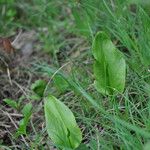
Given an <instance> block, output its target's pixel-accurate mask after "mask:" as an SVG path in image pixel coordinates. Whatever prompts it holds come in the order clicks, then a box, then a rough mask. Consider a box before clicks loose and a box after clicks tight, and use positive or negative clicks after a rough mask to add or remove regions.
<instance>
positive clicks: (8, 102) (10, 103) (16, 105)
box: [3, 98, 19, 109]
mask: <svg viewBox="0 0 150 150" xmlns="http://www.w3.org/2000/svg"><path fill="white" fill-rule="evenodd" d="M3 101H4V102H5V103H6V104H7V105H9V106H10V107H12V108H14V109H18V107H19V106H18V104H17V102H15V101H14V100H12V99H8V98H6V99H4V100H3Z"/></svg>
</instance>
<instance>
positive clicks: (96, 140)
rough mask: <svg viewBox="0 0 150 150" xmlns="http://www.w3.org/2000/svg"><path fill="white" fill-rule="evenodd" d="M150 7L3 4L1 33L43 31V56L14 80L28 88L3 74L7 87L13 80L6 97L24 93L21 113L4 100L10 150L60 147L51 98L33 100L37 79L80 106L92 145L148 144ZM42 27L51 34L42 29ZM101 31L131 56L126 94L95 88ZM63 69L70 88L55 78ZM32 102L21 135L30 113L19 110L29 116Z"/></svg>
mask: <svg viewBox="0 0 150 150" xmlns="http://www.w3.org/2000/svg"><path fill="white" fill-rule="evenodd" d="M136 3H137V4H136ZM148 5H150V4H146V5H145V4H143V3H141V2H140V1H139V2H136V1H134V2H131V1H129V0H125V1H121V0H106V1H105V0H103V1H100V0H94V2H93V0H88V1H87V0H81V1H79V2H77V1H74V0H70V1H68V2H67V1H65V0H62V1H60V0H56V1H54V0H44V1H41V0H32V1H25V0H23V1H22V2H20V1H15V0H11V1H7V2H6V1H5V2H0V26H1V28H0V35H1V36H11V35H14V34H15V33H16V30H17V29H24V30H26V31H30V30H32V29H33V30H35V31H36V32H38V33H39V34H38V41H37V42H41V45H42V46H41V50H40V51H36V50H35V54H34V58H35V59H33V60H32V61H31V62H29V64H30V66H29V67H27V66H24V69H22V68H19V67H18V69H17V72H18V74H17V73H16V72H15V73H16V74H14V73H13V72H11V75H12V80H14V81H15V82H16V83H18V85H19V87H21V88H19V87H16V84H14V82H13V85H12V86H11V87H10V88H9V89H8V90H6V89H5V88H8V87H9V83H8V81H7V80H8V78H7V74H6V73H1V74H0V81H1V84H2V85H5V86H3V87H1V85H0V90H1V91H0V100H1V101H2V99H4V98H10V99H14V100H16V101H17V102H18V101H19V98H20V99H21V97H22V96H23V97H24V98H22V100H21V104H22V105H21V108H20V109H19V110H15V109H13V108H11V107H8V106H6V103H4V102H2V105H1V106H0V111H1V112H2V116H1V117H0V118H2V119H0V121H2V122H3V124H4V127H3V129H2V131H1V130H0V133H1V132H2V133H3V134H4V132H5V131H7V133H6V134H5V136H3V138H2V139H1V140H0V145H2V146H3V149H7V148H9V149H16V150H17V149H19V148H21V149H39V150H42V149H52V146H53V143H52V142H51V140H50V139H49V137H48V136H47V133H46V129H45V119H44V113H43V99H40V100H37V101H36V100H34V99H33V98H31V97H32V94H33V91H32V90H31V85H32V84H33V83H34V81H36V80H37V79H44V80H45V81H46V82H47V83H49V84H48V85H47V88H46V91H45V95H44V96H46V95H47V94H48V93H50V94H52V95H54V96H56V97H57V98H58V99H60V100H61V101H63V102H64V103H65V104H66V105H67V106H68V107H69V108H70V109H71V110H72V111H73V113H74V115H75V117H76V120H77V123H78V125H79V127H80V128H81V130H82V132H83V142H82V143H84V144H86V145H87V146H88V147H90V149H92V150H98V149H102V150H107V149H108V150H115V149H120V150H132V149H136V150H141V149H143V147H144V145H145V144H146V143H147V142H149V139H150V121H149V117H150V94H149V93H150V74H149V73H150V72H149V66H150V50H149V47H150V12H149V10H148V9H147V8H146V7H147V6H148ZM133 8H134V9H133ZM41 28H46V30H47V31H46V32H42V31H40V30H39V29H41ZM98 31H105V32H106V33H108V34H109V35H110V37H111V40H112V41H113V43H114V44H115V45H116V47H117V48H118V49H119V50H120V51H121V52H122V53H123V54H124V58H125V60H126V63H127V76H126V86H125V90H124V92H123V94H120V95H115V94H114V95H111V96H105V95H101V94H100V93H98V92H97V91H96V89H95V88H94V85H93V81H94V76H93V62H94V59H93V56H92V51H91V45H92V41H93V38H94V36H95V34H96V33H97V32H98ZM62 66H63V67H62ZM19 73H20V74H21V75H20V74H19ZM58 74H59V75H60V76H61V77H62V79H65V81H67V82H68V87H67V89H66V90H61V87H60V88H58V86H60V84H59V85H57V83H55V82H54V80H56V79H55V77H56V76H57V75H58ZM28 79H29V80H28ZM26 80H28V81H26ZM6 91H7V92H8V93H10V94H6V93H5V92H6ZM12 93H13V94H12ZM6 95H8V97H6ZM29 102H31V103H32V105H33V110H32V116H31V119H30V122H29V124H28V126H27V135H23V136H22V137H21V136H20V137H18V138H16V137H15V131H16V130H17V129H15V130H14V129H13V128H14V123H15V124H16V125H17V126H18V121H19V120H21V119H22V117H21V116H19V117H16V116H13V114H14V115H15V114H19V115H22V113H21V110H22V108H23V106H24V105H25V104H27V103H29ZM8 114H9V115H8ZM3 116H5V117H3ZM9 116H11V119H12V120H13V121H12V120H11V119H10V118H9ZM6 118H7V119H6ZM6 124H7V125H9V126H10V128H8V127H7V126H6ZM0 125H1V124H0ZM6 139H7V140H6ZM23 139H24V140H25V141H26V143H25V142H24V141H22V140H23ZM4 146H5V147H6V148H4Z"/></svg>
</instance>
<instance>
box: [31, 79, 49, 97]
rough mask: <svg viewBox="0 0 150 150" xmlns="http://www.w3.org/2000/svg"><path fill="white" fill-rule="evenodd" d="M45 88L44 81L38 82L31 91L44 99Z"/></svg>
mask: <svg viewBox="0 0 150 150" xmlns="http://www.w3.org/2000/svg"><path fill="white" fill-rule="evenodd" d="M45 87H46V81H44V80H37V81H35V82H34V83H33V84H32V85H31V89H32V90H33V91H34V93H36V94H37V95H38V96H40V97H43V94H44V90H45Z"/></svg>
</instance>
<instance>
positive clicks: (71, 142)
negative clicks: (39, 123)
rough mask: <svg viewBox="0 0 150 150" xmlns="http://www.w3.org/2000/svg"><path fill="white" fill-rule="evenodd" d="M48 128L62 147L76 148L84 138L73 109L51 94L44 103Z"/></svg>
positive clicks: (49, 132) (51, 135) (52, 137)
mask: <svg viewBox="0 0 150 150" xmlns="http://www.w3.org/2000/svg"><path fill="white" fill-rule="evenodd" d="M44 110H45V118H46V128H47V132H48V135H49V137H50V138H51V139H52V141H53V142H54V143H55V144H56V145H57V146H58V147H60V148H62V149H75V148H77V147H78V146H79V144H80V143H81V140H82V133H81V131H80V128H79V127H78V126H77V123H76V120H75V117H74V115H73V113H72V112H71V110H70V109H69V108H68V107H67V106H66V105H65V104H63V103H62V102H61V101H59V100H58V99H56V98H55V97H53V96H51V95H49V96H48V97H47V98H45V103H44Z"/></svg>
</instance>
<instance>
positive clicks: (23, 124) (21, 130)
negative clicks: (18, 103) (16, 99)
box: [16, 103, 32, 136]
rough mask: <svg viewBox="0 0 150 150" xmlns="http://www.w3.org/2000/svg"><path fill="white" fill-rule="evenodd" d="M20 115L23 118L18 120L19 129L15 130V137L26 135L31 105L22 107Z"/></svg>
mask: <svg viewBox="0 0 150 150" xmlns="http://www.w3.org/2000/svg"><path fill="white" fill-rule="evenodd" d="M22 114H23V116H24V118H23V119H22V120H20V122H19V128H18V129H17V133H16V135H17V136H19V135H22V134H25V135H26V128H27V125H28V122H29V120H30V117H31V114H32V104H31V103H28V104H26V105H25V106H24V108H23V109H22Z"/></svg>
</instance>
